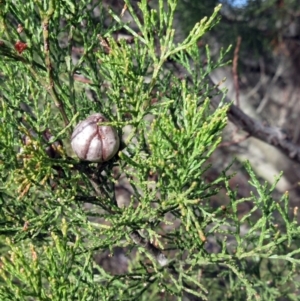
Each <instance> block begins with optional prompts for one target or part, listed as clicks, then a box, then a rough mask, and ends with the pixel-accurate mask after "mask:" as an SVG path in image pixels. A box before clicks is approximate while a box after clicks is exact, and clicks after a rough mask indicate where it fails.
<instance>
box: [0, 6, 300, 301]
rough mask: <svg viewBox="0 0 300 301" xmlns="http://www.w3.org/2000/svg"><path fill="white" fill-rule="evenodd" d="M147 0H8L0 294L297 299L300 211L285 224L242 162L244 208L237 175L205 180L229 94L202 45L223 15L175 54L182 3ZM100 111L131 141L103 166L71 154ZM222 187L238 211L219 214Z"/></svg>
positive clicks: (0, 132) (281, 208)
mask: <svg viewBox="0 0 300 301" xmlns="http://www.w3.org/2000/svg"><path fill="white" fill-rule="evenodd" d="M147 2H148V1H146V0H142V1H141V2H139V3H138V5H137V6H132V4H131V2H130V1H129V0H125V3H124V7H123V9H122V8H121V9H120V11H119V12H114V11H112V10H110V9H109V8H108V7H106V6H102V5H101V4H100V3H98V2H94V1H86V0H78V1H76V2H75V0H65V1H63V0H60V1H59V0H50V1H42V0H41V1H39V0H38V1H33V0H29V1H22V2H12V1H0V57H1V60H0V70H1V71H0V81H1V90H0V106H1V110H0V120H1V128H0V150H1V151H0V204H1V206H0V222H1V227H0V254H1V257H0V300H3V301H6V300H7V301H8V300H26V301H28V300H59V301H61V300H244V299H247V300H283V299H284V300H298V299H299V296H298V287H299V284H298V279H299V277H298V270H299V263H300V260H299V255H298V253H299V252H300V251H299V243H298V239H297V237H299V234H300V229H299V227H298V224H297V221H296V218H297V208H294V210H293V211H292V214H290V208H289V200H288V194H285V195H283V196H282V198H281V199H280V200H274V199H273V198H272V192H273V191H274V189H275V186H276V182H277V181H278V179H279V177H278V178H276V179H275V183H274V185H273V186H271V187H269V185H267V184H265V185H261V184H260V182H259V181H258V180H257V178H256V176H255V174H254V173H253V172H252V169H251V166H250V165H249V164H248V163H245V168H246V169H247V171H248V173H249V176H250V178H251V180H250V183H251V185H252V186H253V193H252V194H251V195H249V197H248V198H246V199H245V198H244V199H239V198H238V196H237V191H233V190H232V189H230V187H229V184H228V181H229V179H230V177H231V176H232V175H229V174H228V170H224V171H223V172H222V173H221V174H220V175H219V177H218V178H217V179H215V180H214V181H213V182H208V181H206V180H205V177H204V174H205V172H206V171H207V170H209V169H210V168H211V165H209V164H208V159H209V158H210V156H211V154H212V153H213V151H214V150H215V149H216V147H217V146H218V144H219V143H220V140H221V138H220V135H221V132H222V129H223V128H224V126H225V125H226V120H227V118H226V111H227V109H228V105H227V104H224V103H222V100H221V102H220V106H219V107H218V108H217V109H212V108H211V107H210V98H211V97H220V99H222V94H220V92H218V91H217V90H216V88H214V87H210V86H209V85H208V84H207V82H208V81H207V76H208V75H209V73H210V72H211V71H212V70H213V69H215V68H218V67H219V66H221V65H222V64H224V62H223V57H224V55H225V54H226V51H223V52H222V53H220V57H219V59H218V60H217V61H213V60H212V59H211V58H210V53H209V47H206V52H205V53H200V52H199V49H198V47H197V42H198V41H199V39H200V38H202V36H203V35H204V34H205V33H206V32H207V31H208V30H210V29H211V28H212V27H213V26H215V25H216V23H217V22H218V10H219V9H220V6H218V7H216V9H215V11H214V13H213V14H212V16H211V17H208V18H205V19H202V20H201V21H200V22H199V23H197V24H195V26H194V28H193V29H192V31H191V32H190V34H189V35H188V36H187V38H186V39H184V40H183V41H182V42H180V43H179V44H175V43H174V41H173V38H174V29H173V27H174V26H173V17H174V13H175V9H176V4H177V1H176V0H169V1H168V2H167V3H166V2H165V3H164V1H163V0H160V1H159V5H158V7H157V10H154V9H150V8H149V7H148V3H147ZM97 13H98V14H97ZM127 13H130V14H131V16H132V18H133V21H134V22H135V26H136V27H137V28H138V30H135V29H133V27H132V26H131V25H130V24H128V23H127V22H126V21H125V20H124V14H127ZM97 15H98V16H97ZM120 33H127V34H128V35H129V36H130V37H128V36H127V37H125V38H121V39H120V38H118V37H120ZM75 53H77V56H76V55H75ZM203 56H206V59H205V61H206V63H204V60H203ZM172 63H175V64H176V65H177V66H180V68H181V70H184V71H185V74H186V76H181V77H180V76H177V75H176V73H175V72H174V70H170V66H169V65H170V64H172ZM93 112H101V113H103V114H104V115H105V116H107V117H108V118H109V120H110V121H109V122H108V124H109V125H112V126H114V127H116V128H117V130H118V133H119V136H120V137H123V139H122V143H121V147H120V150H119V152H118V154H117V155H116V156H115V157H114V158H113V159H112V160H110V161H109V162H106V163H104V164H100V163H89V162H83V161H80V160H79V159H78V158H77V157H76V156H75V155H74V154H73V152H72V150H71V147H70V137H71V133H72V129H73V128H74V127H75V125H76V124H77V122H78V121H79V120H82V119H85V118H86V117H87V116H88V115H89V114H91V113H93ZM125 134H126V135H125ZM228 169H229V167H228ZM121 181H123V182H125V183H127V184H126V185H127V186H126V187H128V189H129V190H130V192H131V197H130V201H129V203H128V204H125V205H121V204H120V202H118V200H117V197H116V187H119V186H118V185H120V182H121ZM124 185H125V184H124ZM221 187H225V188H226V190H227V194H228V197H229V199H230V203H229V204H228V205H227V206H226V207H225V206H220V207H219V208H213V207H212V206H211V204H210V198H211V197H212V196H215V195H217V194H218V192H219V190H220V188H221ZM246 202H253V204H254V206H253V208H252V210H251V211H249V212H248V213H247V214H245V215H244V216H242V217H241V216H240V215H239V212H238V206H239V205H240V204H243V203H246ZM107 254H109V256H107ZM118 254H119V258H123V259H122V260H123V261H122V262H123V263H122V264H123V265H124V267H123V268H121V269H116V268H113V267H111V266H110V267H109V266H107V264H105V261H110V262H112V263H115V264H119V265H121V263H120V262H121V261H120V260H119V261H118V258H117V257H118ZM114 255H115V258H114V257H113V256H114ZM105 256H106V257H105ZM99 258H101V260H99ZM124 262H125V264H124Z"/></svg>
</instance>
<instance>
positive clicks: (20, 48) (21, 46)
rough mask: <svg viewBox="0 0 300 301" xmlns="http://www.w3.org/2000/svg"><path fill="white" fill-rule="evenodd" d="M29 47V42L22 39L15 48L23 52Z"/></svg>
mask: <svg viewBox="0 0 300 301" xmlns="http://www.w3.org/2000/svg"><path fill="white" fill-rule="evenodd" d="M26 48H27V44H26V43H23V42H21V41H17V42H16V44H15V49H16V50H17V51H18V53H19V54H21V53H22V52H23V51H24V50H25V49H26Z"/></svg>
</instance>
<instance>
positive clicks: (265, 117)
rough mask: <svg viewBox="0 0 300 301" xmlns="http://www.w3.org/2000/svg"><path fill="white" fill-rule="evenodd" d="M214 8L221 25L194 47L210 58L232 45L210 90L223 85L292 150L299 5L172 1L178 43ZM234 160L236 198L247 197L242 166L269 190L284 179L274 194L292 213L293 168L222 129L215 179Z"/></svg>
mask: <svg viewBox="0 0 300 301" xmlns="http://www.w3.org/2000/svg"><path fill="white" fill-rule="evenodd" d="M220 3H221V4H222V10H221V19H220V22H219V24H218V25H217V26H215V27H214V28H213V29H212V30H211V31H210V32H209V33H208V34H206V35H205V37H204V39H203V41H199V47H204V46H205V45H206V44H208V45H209V46H210V49H211V53H212V55H213V56H214V57H216V58H217V57H218V54H219V51H220V49H221V48H222V47H224V48H226V47H228V45H232V49H231V51H230V53H229V55H228V56H227V59H228V60H231V63H230V64H228V65H227V66H225V67H222V68H219V69H218V70H216V71H215V72H214V73H213V74H212V76H211V78H212V80H213V81H214V82H215V83H217V82H220V81H221V80H222V79H223V78H225V77H226V82H225V83H224V85H223V87H224V88H225V87H226V88H227V89H228V92H227V96H228V98H229V99H231V100H232V101H234V104H235V105H237V106H239V108H240V109H241V110H243V111H244V112H245V113H246V114H248V115H249V116H251V117H252V118H253V119H255V120H259V121H260V122H262V123H263V124H267V125H270V126H272V127H275V128H276V127H278V128H281V129H283V130H284V132H285V133H286V134H287V136H288V137H289V139H290V140H291V141H293V143H295V144H296V145H298V146H299V143H300V122H299V118H300V3H299V1H298V0H231V1H230V0H224V1H216V0H201V1H193V0H179V6H178V15H177V20H178V29H179V30H180V32H181V35H183V36H185V35H186V34H187V33H188V31H189V30H190V29H191V28H192V27H193V25H194V24H195V23H196V22H198V21H199V20H201V19H202V18H203V17H204V16H210V15H211V13H212V11H213V9H214V7H215V6H217V5H218V4H220ZM234 157H236V158H237V163H236V164H235V166H234V167H233V168H234V169H235V171H236V172H237V176H236V177H235V178H234V179H232V186H233V187H235V186H239V193H240V195H241V196H246V195H248V194H249V190H250V187H249V185H248V177H247V175H246V174H245V173H244V171H243V167H242V166H241V165H239V163H238V162H242V161H244V160H246V159H247V160H249V161H250V162H251V164H252V166H253V168H254V169H255V171H256V173H257V174H258V175H259V176H260V177H261V179H262V181H268V182H269V183H273V182H274V176H275V175H277V174H279V173H280V171H283V177H282V179H281V180H280V182H279V183H278V185H277V190H278V192H279V193H280V194H282V193H283V192H285V191H289V193H290V197H291V206H294V205H297V204H298V202H299V200H300V199H299V197H300V190H299V188H298V186H299V185H298V182H299V179H300V168H299V164H298V163H296V162H293V161H291V160H290V159H289V158H288V157H287V156H286V155H284V154H282V153H281V152H279V151H277V150H276V149H275V148H274V147H272V146H270V145H268V144H267V143H264V142H261V141H258V140H257V139H255V138H251V137H248V136H247V133H244V132H242V131H240V129H238V128H236V127H235V126H234V125H233V124H231V123H230V122H229V124H228V126H227V128H226V131H225V133H224V137H223V142H222V144H221V146H220V147H219V149H218V151H217V152H216V153H215V154H214V155H213V158H212V161H213V162H212V163H213V166H214V170H215V172H216V174H217V173H219V172H220V170H221V169H222V168H223V167H224V166H225V165H226V164H228V163H229V162H230V161H231V160H232V159H233V158H234ZM209 177H212V178H213V177H214V175H213V174H210V175H209ZM219 201H220V200H219ZM219 201H218V202H219Z"/></svg>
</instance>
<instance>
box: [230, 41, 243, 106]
mask: <svg viewBox="0 0 300 301" xmlns="http://www.w3.org/2000/svg"><path fill="white" fill-rule="evenodd" d="M241 41H242V38H241V37H240V36H238V38H237V42H236V46H235V49H234V55H233V62H232V74H233V84H234V88H235V99H236V105H237V106H238V107H239V106H240V86H239V74H238V61H239V51H240V46H241Z"/></svg>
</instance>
